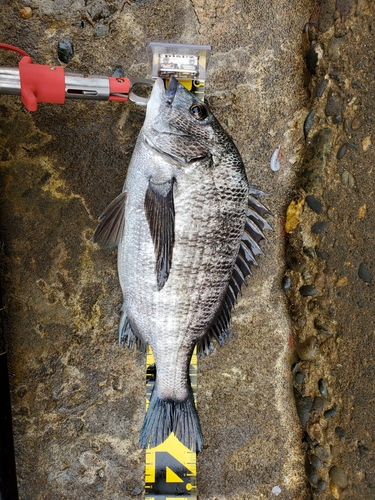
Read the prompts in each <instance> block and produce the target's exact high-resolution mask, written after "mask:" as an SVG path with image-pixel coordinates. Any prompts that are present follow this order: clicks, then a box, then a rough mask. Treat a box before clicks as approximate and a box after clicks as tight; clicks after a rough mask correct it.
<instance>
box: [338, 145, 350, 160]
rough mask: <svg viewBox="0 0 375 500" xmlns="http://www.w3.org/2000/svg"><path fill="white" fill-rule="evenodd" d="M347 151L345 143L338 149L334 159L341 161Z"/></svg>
mask: <svg viewBox="0 0 375 500" xmlns="http://www.w3.org/2000/svg"><path fill="white" fill-rule="evenodd" d="M347 150H348V144H346V143H345V144H343V145H342V146H341V147H340V148H339V150H338V151H337V155H336V158H337V159H338V160H341V159H342V158H344V155H345V153H346V152H347Z"/></svg>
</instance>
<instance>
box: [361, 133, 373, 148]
mask: <svg viewBox="0 0 375 500" xmlns="http://www.w3.org/2000/svg"><path fill="white" fill-rule="evenodd" d="M370 146H371V136H369V135H368V136H367V137H365V138H364V139H363V141H362V150H363V151H364V152H366V151H367V150H368V149H369V147H370Z"/></svg>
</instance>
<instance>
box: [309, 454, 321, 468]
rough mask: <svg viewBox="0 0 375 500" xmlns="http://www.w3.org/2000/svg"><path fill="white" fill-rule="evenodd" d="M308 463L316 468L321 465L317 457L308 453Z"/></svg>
mask: <svg viewBox="0 0 375 500" xmlns="http://www.w3.org/2000/svg"><path fill="white" fill-rule="evenodd" d="M310 463H311V465H312V466H313V467H315V468H316V469H319V468H320V467H321V466H322V465H323V464H322V461H321V460H320V458H318V457H317V456H316V455H310Z"/></svg>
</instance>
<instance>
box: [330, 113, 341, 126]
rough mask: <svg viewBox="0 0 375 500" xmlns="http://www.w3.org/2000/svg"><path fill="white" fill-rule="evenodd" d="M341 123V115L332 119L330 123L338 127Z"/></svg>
mask: <svg viewBox="0 0 375 500" xmlns="http://www.w3.org/2000/svg"><path fill="white" fill-rule="evenodd" d="M341 122H342V116H341V115H336V116H334V117H333V118H332V123H334V124H335V125H338V124H339V123H341Z"/></svg>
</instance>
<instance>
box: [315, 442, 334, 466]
mask: <svg viewBox="0 0 375 500" xmlns="http://www.w3.org/2000/svg"><path fill="white" fill-rule="evenodd" d="M314 451H315V454H316V456H317V457H318V458H319V459H320V460H321V461H322V462H329V460H330V458H331V455H330V453H329V451H327V450H326V449H325V448H324V446H321V445H318V446H317V447H316V448H315V449H314Z"/></svg>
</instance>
